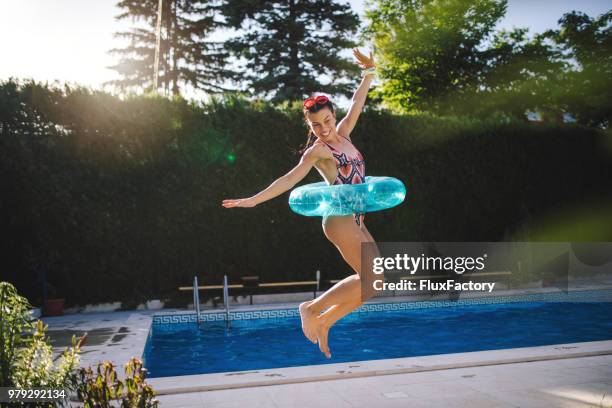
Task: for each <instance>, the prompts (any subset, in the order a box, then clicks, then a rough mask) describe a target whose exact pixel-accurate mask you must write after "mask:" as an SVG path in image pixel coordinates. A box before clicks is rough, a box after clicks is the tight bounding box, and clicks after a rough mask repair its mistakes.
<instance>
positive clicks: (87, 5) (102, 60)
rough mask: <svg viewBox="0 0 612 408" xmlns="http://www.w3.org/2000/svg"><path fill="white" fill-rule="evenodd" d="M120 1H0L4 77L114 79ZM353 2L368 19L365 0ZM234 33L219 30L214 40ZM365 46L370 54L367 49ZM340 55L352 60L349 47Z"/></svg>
mask: <svg viewBox="0 0 612 408" xmlns="http://www.w3.org/2000/svg"><path fill="white" fill-rule="evenodd" d="M116 3H117V0H88V1H83V0H53V1H49V0H19V1H11V0H0V45H1V47H0V49H1V50H2V52H1V54H0V55H1V56H2V57H1V58H2V60H1V62H0V80H6V79H8V78H9V77H17V78H34V79H36V80H42V81H44V80H48V81H50V82H52V81H54V80H59V81H61V82H64V81H69V82H72V83H74V82H76V83H79V84H82V85H87V86H91V87H93V88H98V89H99V88H102V84H103V82H105V81H109V80H112V79H116V78H117V74H116V73H115V71H113V70H110V69H108V68H107V67H108V66H110V65H113V64H115V63H116V62H117V60H116V58H117V57H115V56H112V55H110V54H108V53H107V51H108V50H110V49H111V48H115V47H119V48H120V47H122V46H123V45H124V44H125V42H124V40H121V39H116V38H114V37H113V33H115V32H117V31H122V30H127V29H128V28H129V27H130V25H131V22H130V21H129V20H123V21H117V20H115V18H114V17H115V16H116V15H117V14H119V12H120V9H118V8H116V7H115V4H116ZM349 3H350V5H351V7H352V8H353V10H354V11H355V12H356V13H358V14H359V15H360V16H361V17H362V20H365V19H364V18H363V16H364V1H363V0H349ZM609 4H610V3H609V1H604V0H583V1H577V0H509V1H508V11H507V13H506V16H505V18H504V19H503V20H502V21H500V23H499V24H498V26H497V28H508V29H510V28H512V27H527V28H529V33H530V34H534V33H539V32H542V31H544V30H546V29H549V28H556V27H557V20H558V19H559V18H560V17H561V16H562V15H563V14H564V13H566V12H569V11H571V10H578V11H582V12H584V13H586V14H588V15H589V16H591V17H595V16H598V15H600V14H602V13H604V12H606V11H608V10H609V9H610V6H609ZM233 35H235V33H233V32H225V33H223V32H219V33H217V34H216V35H214V36H213V37H212V38H211V40H217V41H218V40H221V39H223V38H228V37H230V36H233ZM361 50H362V52H364V53H366V52H365V51H366V48H365V47H364V48H361ZM341 56H342V57H345V58H347V59H349V58H350V59H352V57H351V51H350V50H345V52H344V53H342V54H341ZM324 82H325V81H324ZM188 97H189V96H188ZM192 97H196V98H197V97H198V96H197V95H192ZM340 105H341V106H342V104H340Z"/></svg>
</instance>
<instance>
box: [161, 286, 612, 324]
mask: <svg viewBox="0 0 612 408" xmlns="http://www.w3.org/2000/svg"><path fill="white" fill-rule="evenodd" d="M611 299H612V290H609V289H608V290H584V291H573V292H568V293H563V292H553V293H528V294H521V295H506V296H489V297H480V298H469V299H458V300H422V301H412V302H386V303H371V304H366V305H363V306H361V307H359V309H357V310H356V312H357V313H369V312H395V311H400V310H411V309H424V308H436V307H449V306H463V305H488V304H497V303H516V302H534V301H547V302H568V301H580V300H583V301H584V300H592V301H595V300H611ZM289 317H299V313H298V310H297V308H294V309H267V310H248V311H236V312H230V313H229V320H231V321H234V320H252V319H284V318H289ZM225 320H226V314H225V313H220V312H200V321H202V322H218V321H225ZM195 322H196V314H195V313H185V314H167V315H164V314H160V315H154V316H153V325H154V326H157V325H166V324H180V323H195Z"/></svg>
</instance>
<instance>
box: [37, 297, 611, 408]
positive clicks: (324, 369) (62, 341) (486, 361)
mask: <svg viewBox="0 0 612 408" xmlns="http://www.w3.org/2000/svg"><path fill="white" fill-rule="evenodd" d="M394 300H397V301H399V300H401V299H394ZM387 301H389V299H387ZM295 306H296V305H295V304H282V305H267V308H276V307H279V308H282V307H295ZM248 308H249V307H247V306H241V307H238V308H236V309H238V310H239V309H248ZM256 308H262V305H258V306H257V307H256ZM236 309H235V310H236ZM185 312H186V311H185V310H179V309H163V310H133V311H121V312H107V313H87V314H84V313H81V314H73V315H65V316H60V317H45V318H43V321H44V322H45V323H46V324H48V325H49V332H48V333H49V336H50V337H51V339H52V341H53V343H52V344H53V346H54V351H55V352H60V351H61V350H63V348H64V347H66V346H67V345H68V344H69V343H70V337H71V336H72V335H73V334H75V335H77V336H79V335H81V334H82V333H83V332H85V331H86V332H87V333H88V339H87V342H86V344H85V345H84V346H83V348H82V356H81V365H82V366H87V365H91V366H94V365H95V364H97V362H98V361H100V360H105V359H106V360H111V361H113V362H114V363H115V364H116V365H117V366H118V370H117V371H118V374H119V376H120V377H122V376H123V375H122V371H123V369H122V366H123V364H125V363H126V362H127V361H128V360H129V359H130V358H132V357H139V358H140V357H141V356H142V352H143V349H144V344H145V342H146V339H147V336H148V333H149V328H150V325H151V321H152V318H153V315H155V314H160V313H164V314H165V313H185ZM305 346H313V345H311V344H310V343H306V342H305ZM148 382H149V383H151V385H152V386H153V388H154V389H155V390H156V391H158V392H159V393H160V395H158V396H157V399H158V400H159V401H160V406H161V407H169V408H170V407H185V408H190V407H207V408H230V407H612V341H598V342H584V343H574V344H567V345H551V346H540V347H527V348H520V349H518V348H517V349H504V350H488V351H480V352H471V353H456V354H446V355H437V356H422V357H409V358H404V359H390V360H371V361H367V362H358V363H344V364H326V365H318V366H305V367H289V368H283V369H275V370H258V371H254V372H251V373H248V374H246V375H232V376H231V377H230V376H228V374H227V373H217V374H205V375H199V376H180V377H163V378H152V379H149V380H148ZM223 388H226V389H223Z"/></svg>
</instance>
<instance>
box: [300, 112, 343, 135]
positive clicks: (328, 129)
mask: <svg viewBox="0 0 612 408" xmlns="http://www.w3.org/2000/svg"><path fill="white" fill-rule="evenodd" d="M307 115H308V116H307V118H308V124H309V125H310V128H311V129H312V131H313V132H314V134H315V135H316V136H317V137H318V138H319V139H322V140H325V141H326V140H331V139H334V138H335V135H336V113H335V112H332V111H331V110H330V109H329V108H327V107H325V108H323V109H321V110H320V111H318V112H314V113H313V112H308V114H307Z"/></svg>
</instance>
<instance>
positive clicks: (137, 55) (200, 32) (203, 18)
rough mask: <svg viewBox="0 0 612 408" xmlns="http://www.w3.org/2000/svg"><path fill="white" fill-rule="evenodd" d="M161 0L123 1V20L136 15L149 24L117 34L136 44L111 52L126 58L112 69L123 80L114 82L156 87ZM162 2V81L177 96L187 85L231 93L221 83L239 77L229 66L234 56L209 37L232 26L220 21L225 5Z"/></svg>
mask: <svg viewBox="0 0 612 408" xmlns="http://www.w3.org/2000/svg"><path fill="white" fill-rule="evenodd" d="M158 3H159V0H121V1H119V2H118V3H117V7H119V8H121V9H122V10H123V12H122V13H121V14H119V15H118V16H117V17H116V19H117V20H123V19H127V18H131V19H132V21H134V22H137V21H142V22H143V23H144V25H143V26H141V27H134V28H131V29H130V30H129V31H124V32H118V33H116V34H115V36H117V37H120V38H127V39H129V40H130V44H129V45H128V46H127V47H125V48H114V49H112V50H110V53H112V54H115V55H119V56H120V57H121V59H120V61H119V63H118V64H116V65H114V66H111V67H109V68H111V69H113V70H115V71H117V72H118V73H119V74H120V75H121V77H122V78H121V79H118V80H114V81H109V82H108V83H109V84H112V85H116V86H118V87H119V88H120V89H123V90H127V89H134V88H136V89H144V90H152V89H153V71H154V59H155V46H156V24H157V9H158ZM162 4H163V7H162V24H161V44H160V58H159V84H162V85H163V89H165V91H166V92H167V93H169V92H172V94H173V95H179V94H180V92H181V87H182V86H183V85H190V86H192V87H193V88H195V89H200V90H203V91H205V92H208V93H213V94H214V93H220V92H224V91H229V90H230V89H226V88H224V87H223V86H222V85H221V84H222V83H223V81H224V80H228V79H229V80H235V79H237V75H236V74H235V73H234V72H233V71H231V70H229V69H226V68H225V67H226V64H227V62H226V61H227V58H228V57H229V54H228V53H227V51H225V50H224V49H223V42H214V41H205V39H206V37H207V36H208V35H210V33H211V32H213V31H214V30H215V29H217V28H220V27H225V26H226V25H225V23H224V22H222V21H217V20H215V16H218V15H219V12H218V10H219V7H220V5H219V4H215V2H214V1H202V0H163V3H162Z"/></svg>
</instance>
